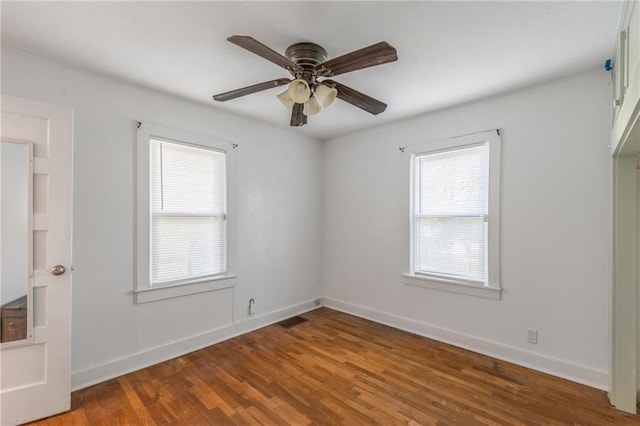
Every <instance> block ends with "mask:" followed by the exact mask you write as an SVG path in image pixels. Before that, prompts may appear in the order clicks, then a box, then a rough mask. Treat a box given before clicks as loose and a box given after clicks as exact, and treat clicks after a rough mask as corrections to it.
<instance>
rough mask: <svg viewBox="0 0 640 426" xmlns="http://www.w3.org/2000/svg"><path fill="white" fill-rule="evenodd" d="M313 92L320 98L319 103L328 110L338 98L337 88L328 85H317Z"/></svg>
mask: <svg viewBox="0 0 640 426" xmlns="http://www.w3.org/2000/svg"><path fill="white" fill-rule="evenodd" d="M313 92H314V93H315V96H316V97H317V98H318V102H320V105H322V108H327V107H328V106H329V105H331V104H332V103H333V101H334V100H335V99H336V96H338V91H337V90H336V88H335V87H329V86H327V85H326V84H322V83H320V84H317V85H316V87H315V88H314V90H313Z"/></svg>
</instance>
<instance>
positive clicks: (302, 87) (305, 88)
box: [287, 78, 311, 104]
mask: <svg viewBox="0 0 640 426" xmlns="http://www.w3.org/2000/svg"><path fill="white" fill-rule="evenodd" d="M287 92H288V93H289V96H290V97H291V99H293V102H295V103H297V104H303V103H305V102H307V100H308V99H309V96H311V89H310V88H309V85H308V84H307V82H306V81H304V80H302V79H300V78H298V79H296V80H293V81H292V82H291V83H290V84H289V88H288V89H287Z"/></svg>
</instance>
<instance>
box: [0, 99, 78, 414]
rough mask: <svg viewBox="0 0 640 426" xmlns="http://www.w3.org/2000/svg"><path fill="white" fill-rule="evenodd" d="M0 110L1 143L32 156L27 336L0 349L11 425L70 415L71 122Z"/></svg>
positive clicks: (61, 114) (35, 108)
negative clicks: (12, 144) (17, 145)
mask: <svg viewBox="0 0 640 426" xmlns="http://www.w3.org/2000/svg"><path fill="white" fill-rule="evenodd" d="M1 109H2V117H1V121H0V125H1V127H0V136H1V137H2V140H3V141H19V142H21V143H25V142H26V143H27V145H31V146H32V152H33V161H32V163H31V164H32V171H33V175H32V197H31V205H32V213H33V214H32V218H31V219H32V220H31V223H32V227H31V228H32V239H31V241H32V244H31V246H32V247H31V261H30V265H31V268H30V269H31V270H32V273H31V277H30V278H31V283H32V289H31V290H30V291H29V293H30V296H32V299H30V303H29V305H32V307H33V309H29V310H28V311H29V312H27V314H28V315H29V318H30V320H29V321H30V323H29V331H30V332H28V333H27V337H26V339H23V340H17V341H13V342H9V343H2V344H0V423H1V424H2V425H12V424H18V423H24V422H28V421H31V420H35V419H39V418H42V417H47V416H50V415H53V414H56V413H60V412H63V411H67V410H69V408H70V387H71V379H70V354H69V352H70V328H71V327H70V319H71V306H70V302H71V213H72V198H71V189H72V186H71V183H72V181H71V178H72V173H71V171H72V137H73V131H72V125H73V120H72V111H71V110H69V109H66V108H61V107H58V106H53V105H46V104H42V103H38V102H33V101H28V100H24V99H20V98H16V97H12V96H7V95H1ZM3 231H5V230H3ZM10 249H11V248H10V247H3V248H2V250H3V251H5V250H10ZM56 268H57V269H56ZM54 273H55V274H54ZM27 279H28V278H27Z"/></svg>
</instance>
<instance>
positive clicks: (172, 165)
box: [150, 139, 226, 285]
mask: <svg viewBox="0 0 640 426" xmlns="http://www.w3.org/2000/svg"><path fill="white" fill-rule="evenodd" d="M225 180H226V171H225V154H224V153H223V152H220V151H215V150H212V149H205V148H200V147H194V146H189V145H183V144H179V143H173V142H167V141H164V140H158V139H151V230H150V231H151V247H150V249H151V284H152V285H154V284H156V285H157V284H166V283H171V282H176V281H183V280H189V279H196V278H201V277H207V276H213V275H218V274H222V273H224V272H225V269H226V182H225Z"/></svg>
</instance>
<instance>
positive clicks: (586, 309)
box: [323, 71, 611, 389]
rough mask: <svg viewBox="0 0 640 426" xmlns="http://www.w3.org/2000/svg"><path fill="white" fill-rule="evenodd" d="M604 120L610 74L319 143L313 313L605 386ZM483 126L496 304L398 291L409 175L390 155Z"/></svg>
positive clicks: (607, 127)
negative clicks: (320, 306)
mask: <svg viewBox="0 0 640 426" xmlns="http://www.w3.org/2000/svg"><path fill="white" fill-rule="evenodd" d="M610 110H611V84H610V76H609V75H608V74H606V73H605V72H604V71H593V72H588V73H585V74H581V75H578V76H575V77H572V78H568V79H563V80H558V81H553V82H549V83H547V84H544V85H540V86H535V87H531V88H528V89H525V90H521V91H517V92H513V93H509V94H506V95H503V96H500V97H495V98H491V99H487V100H484V101H481V102H476V103H472V104H468V105H464V106H460V107H456V108H451V109H447V110H443V111H440V112H435V113H432V114H427V115H423V116H420V117H416V118H413V119H410V120H405V121H402V122H398V123H395V124H390V125H386V126H383V127H379V128H374V129H370V130H366V131H361V132H358V133H355V134H351V135H347V136H343V137H338V138H335V139H332V140H329V141H326V142H325V147H324V191H325V197H324V247H323V256H324V259H323V264H324V266H323V282H324V295H325V304H327V305H328V306H333V307H335V308H338V309H342V310H345V311H347V312H353V313H356V314H359V315H362V316H365V317H369V318H372V319H376V320H379V321H382V322H386V323H388V324H392V325H395V326H398V327H400V328H405V329H408V330H411V331H414V332H417V333H419V334H423V335H427V336H433V337H436V338H438V339H440V340H444V341H449V342H452V343H455V344H457V345H460V346H464V347H468V348H470V349H472V350H475V351H479V352H484V353H487V354H491V355H494V356H497V357H498V358H503V359H506V360H511V361H514V362H517V363H519V364H523V365H528V366H532V367H534V368H537V369H540V370H543V371H547V372H551V373H553V374H556V375H560V376H563V377H567V378H571V379H573V380H576V381H578V382H582V383H587V384H590V385H593V386H596V387H599V388H603V389H604V388H606V387H607V386H608V376H607V374H608V369H609V347H610V341H609V336H610V332H609V304H610V302H609V286H610V266H609V264H610V226H611V225H610V204H611V193H610V188H611V177H610V173H611V166H610V164H611V158H610V154H609V149H608V141H609V136H610V132H611V112H610ZM493 128H501V129H502V131H503V132H502V143H503V145H502V192H501V195H502V203H501V204H502V207H501V209H502V210H501V214H502V224H501V232H502V234H501V252H502V254H501V276H502V280H501V281H502V288H503V289H504V290H503V294H502V300H499V301H495V300H490V299H484V298H479V297H474V296H468V295H461V294H455V293H449V292H443V291H438V290H433V289H426V288H419V287H412V286H407V285H404V284H403V283H402V279H401V273H402V272H407V271H408V264H409V257H408V256H409V253H408V245H409V242H408V229H409V225H408V217H409V213H408V206H409V199H408V196H409V194H408V192H409V191H408V188H409V180H408V177H409V172H408V159H407V157H406V156H405V155H403V154H402V153H401V152H400V151H399V150H398V147H400V146H404V145H411V144H417V143H422V142H427V141H432V140H438V139H442V138H447V137H451V136H458V135H464V134H467V133H472V132H478V131H484V130H489V129H493ZM527 328H535V329H537V330H538V331H539V344H537V345H532V344H528V343H526V329H527Z"/></svg>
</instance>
